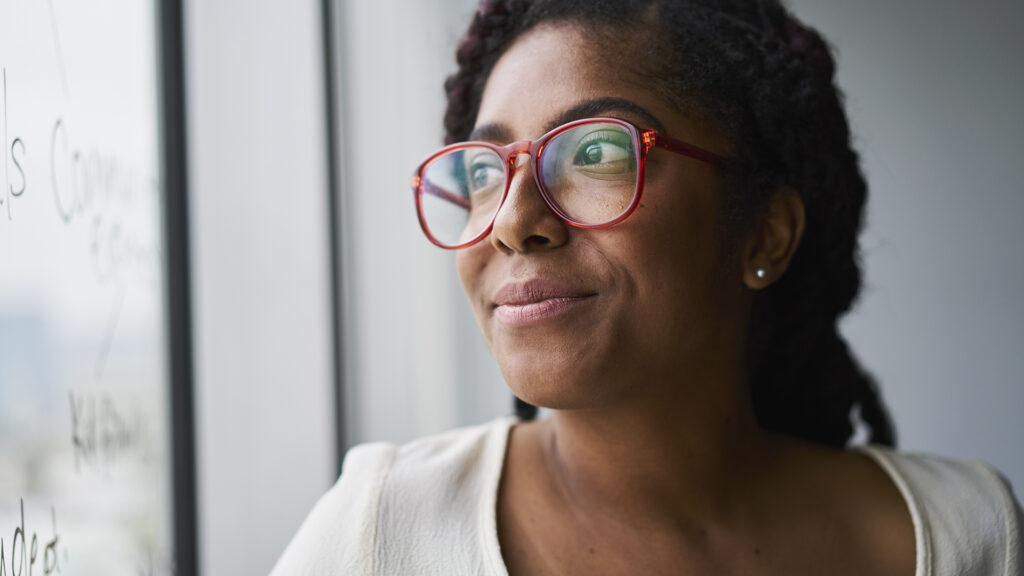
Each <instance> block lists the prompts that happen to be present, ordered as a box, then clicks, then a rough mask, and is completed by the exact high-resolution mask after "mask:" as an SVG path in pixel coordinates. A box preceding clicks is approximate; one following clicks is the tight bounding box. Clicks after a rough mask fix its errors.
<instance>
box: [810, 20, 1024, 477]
mask: <svg viewBox="0 0 1024 576" xmlns="http://www.w3.org/2000/svg"><path fill="white" fill-rule="evenodd" d="M790 4H791V5H792V7H793V8H794V10H795V12H796V13H797V14H798V15H799V16H801V17H802V18H803V19H804V20H806V21H807V22H808V23H810V24H812V25H814V26H817V27H819V28H820V29H821V31H822V32H823V33H824V34H825V36H826V37H828V38H829V39H830V40H832V41H833V43H834V44H835V45H836V47H837V49H838V51H839V56H838V61H839V82H840V84H841V86H842V87H843V88H844V89H845V91H846V93H847V106H848V110H849V113H850V116H851V119H852V124H853V129H854V133H855V135H856V139H857V147H858V148H859V150H860V151H861V153H862V155H863V160H864V167H865V170H866V172H867V175H868V178H869V180H870V185H871V189H870V199H869V201H868V214H867V216H868V218H867V228H866V231H865V234H864V236H863V247H864V261H865V264H866V282H865V290H864V292H863V294H862V301H861V304H860V306H859V307H858V308H857V309H856V310H855V312H854V313H853V315H852V316H851V317H850V318H849V320H848V321H847V322H846V323H845V325H844V326H843V328H844V332H845V333H846V334H847V335H848V336H849V338H850V340H851V342H852V345H853V347H854V349H855V350H856V352H857V353H858V355H859V356H860V357H861V359H862V360H863V362H864V364H865V365H866V366H867V367H868V368H869V369H870V370H871V371H872V372H873V373H874V374H875V376H876V377H877V379H878V380H879V382H880V383H881V387H882V392H883V394H884V396H885V399H886V400H887V402H888V404H889V406H890V407H891V409H892V412H893V416H894V418H895V420H896V424H897V432H898V434H899V436H900V444H901V447H903V448H904V449H909V450H925V451H930V452H935V453H939V454H946V455H950V456H954V457H960V458H980V459H984V460H987V461H989V462H990V463H992V464H995V465H996V466H997V467H999V468H1000V469H1001V470H1002V471H1003V472H1004V473H1005V474H1006V475H1007V476H1009V478H1010V479H1011V481H1012V482H1013V483H1014V485H1015V486H1016V487H1017V492H1018V494H1020V493H1021V492H1022V491H1024V449H1022V448H1021V441H1022V440H1024V376H1022V375H1024V354H1022V353H1021V352H1022V350H1024V302H1022V298H1021V296H1022V288H1024V251H1022V248H1024V162H1022V161H1021V160H1022V159H1024V139H1022V134H1024V114H1021V112H1020V106H1021V102H1024V74H1022V73H1021V65H1020V57H1021V55H1022V54H1024V3H1021V2H1019V1H1016V0H986V1H984V2H976V3H971V4H965V3H963V2H958V1H956V0H901V1H900V2H889V1H883V0H871V1H862V2H849V1H843V0H792V1H791V3H790Z"/></svg>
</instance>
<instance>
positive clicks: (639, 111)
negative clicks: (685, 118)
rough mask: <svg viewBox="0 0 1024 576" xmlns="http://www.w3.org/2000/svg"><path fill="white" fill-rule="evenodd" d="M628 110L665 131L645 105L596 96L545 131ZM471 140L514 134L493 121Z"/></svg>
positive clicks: (494, 139) (508, 139)
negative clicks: (575, 121)
mask: <svg viewBox="0 0 1024 576" xmlns="http://www.w3.org/2000/svg"><path fill="white" fill-rule="evenodd" d="M616 111H617V112H626V113H629V114H631V115H633V116H637V117H639V118H641V119H643V122H644V124H646V126H644V127H645V128H654V129H655V130H657V131H659V132H664V131H665V130H664V128H663V126H662V124H661V122H660V121H659V120H658V119H657V118H656V117H655V116H654V114H651V113H650V112H648V111H647V110H645V109H644V107H643V106H640V105H639V104H636V103H635V102H630V101H629V100H625V99H623V98H594V99H592V100H586V101H584V102H581V103H579V104H577V105H575V106H573V107H572V108H569V109H568V110H566V111H565V112H562V113H561V114H560V115H559V116H558V117H557V118H556V119H555V120H553V121H551V122H550V123H549V124H548V125H547V126H546V127H545V128H544V133H547V132H550V131H551V130H554V129H555V128H557V127H559V126H561V125H562V124H567V123H569V122H572V121H573V120H580V119H583V118H590V117H593V116H601V115H605V114H608V113H609V112H616ZM469 139H470V140H486V141H490V142H511V141H512V136H511V131H510V130H509V129H508V127H506V126H505V125H504V124H499V123H492V124H484V125H483V126H480V127H477V128H475V129H474V130H473V131H472V132H471V133H470V134H469Z"/></svg>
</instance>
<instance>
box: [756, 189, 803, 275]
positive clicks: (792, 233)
mask: <svg viewBox="0 0 1024 576" xmlns="http://www.w3.org/2000/svg"><path fill="white" fill-rule="evenodd" d="M805 217H806V215H805V213H804V201H803V200H802V199H801V198H800V195H799V194H798V193H797V191H796V190H794V189H793V188H791V187H789V186H783V187H781V188H779V189H777V190H775V192H773V193H772V195H771V197H770V198H769V199H768V201H767V202H766V203H765V205H764V206H763V208H762V209H761V211H760V212H759V213H758V215H757V216H756V217H755V220H754V222H753V225H752V226H751V228H750V232H749V235H748V236H747V239H746V244H745V246H744V250H743V251H742V252H741V254H742V255H743V262H742V267H743V283H744V284H746V285H747V287H748V288H751V289H752V290H760V289H762V288H765V287H767V286H769V285H770V284H771V283H772V282H775V280H777V279H778V278H779V277H781V276H782V274H783V273H785V271H786V268H788V267H789V261H790V260H792V258H793V255H794V254H796V249H797V247H798V246H800V239H801V238H803V235H804V225H805V224H806V220H805ZM758 270H763V271H764V272H763V274H762V276H763V277H759V276H758Z"/></svg>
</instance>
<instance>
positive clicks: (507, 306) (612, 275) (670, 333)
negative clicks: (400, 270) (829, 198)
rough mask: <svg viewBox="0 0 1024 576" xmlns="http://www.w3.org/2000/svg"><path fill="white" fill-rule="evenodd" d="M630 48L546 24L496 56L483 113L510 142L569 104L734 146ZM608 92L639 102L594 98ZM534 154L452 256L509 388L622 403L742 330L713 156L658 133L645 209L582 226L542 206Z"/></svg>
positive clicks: (481, 123)
mask: <svg viewBox="0 0 1024 576" xmlns="http://www.w3.org/2000/svg"><path fill="white" fill-rule="evenodd" d="M601 38H603V36H601ZM630 58H631V56H630V54H629V52H628V51H626V52H623V51H621V50H620V51H619V52H618V53H612V52H610V51H607V50H605V51H602V50H599V49H597V48H596V47H595V46H594V45H592V44H591V42H590V40H588V35H587V32H586V31H585V30H581V29H579V28H576V27H573V26H540V27H537V28H535V29H533V30H531V31H529V32H528V33H526V34H525V35H523V36H522V37H520V38H519V39H518V40H517V41H516V42H515V43H514V44H513V45H512V46H511V47H510V48H509V50H508V51H507V52H506V53H505V54H504V55H503V56H502V57H501V58H500V59H499V61H498V62H497V64H496V65H495V67H494V70H493V71H492V73H491V76H490V78H489V79H488V82H487V85H486V87H485V89H484V93H483V98H482V101H481V105H480V111H479V114H478V116H477V122H476V128H477V130H478V131H479V132H481V133H485V134H489V135H492V136H493V138H494V139H495V140H496V141H497V142H498V143H500V144H507V143H508V142H511V141H519V140H532V139H535V138H538V137H539V136H541V135H542V134H544V133H546V132H547V131H548V130H550V129H551V128H553V127H554V126H555V125H557V124H559V123H562V122H565V121H568V120H573V119H575V118H573V117H567V113H568V112H570V111H571V110H573V109H577V108H578V109H580V115H581V117H591V116H598V115H602V116H617V117H620V118H624V119H626V120H629V121H631V122H633V123H634V124H636V125H637V126H639V127H641V128H657V129H659V130H660V131H664V132H665V133H666V134H667V135H669V136H673V137H675V138H678V139H682V140H685V141H688V142H690V143H692V144H695V145H697V146H700V147H703V148H705V149H708V150H711V151H713V152H717V153H719V154H721V155H726V156H727V155H728V154H729V152H730V149H729V143H728V141H727V139H726V137H725V135H724V133H723V132H722V131H720V130H718V129H717V128H716V127H715V126H714V124H713V123H712V122H701V121H700V120H699V119H698V118H697V117H696V116H693V115H686V114H684V113H682V112H681V111H679V110H678V108H677V107H674V106H672V105H671V104H669V103H668V102H667V101H665V100H663V99H662V98H660V97H659V96H658V95H657V94H656V92H655V90H654V88H653V86H650V85H649V83H647V82H645V81H643V80H642V79H641V78H640V77H638V76H637V75H635V73H634V72H633V71H632V67H631V66H630V64H629V62H630ZM606 99H617V100H622V101H626V102H629V103H631V105H619V104H611V105H609V106H598V107H596V108H595V107H594V106H590V109H586V108H587V107H588V105H590V104H592V103H594V102H596V101H598V100H606ZM643 111H646V114H644V113H643ZM569 116H573V115H572V114H570V115H569ZM482 127H486V129H485V130H480V129H481V128H482ZM529 161H532V160H529ZM527 162H528V161H527V159H526V158H525V157H524V156H521V157H520V159H519V162H518V167H517V169H516V171H515V173H514V176H513V179H512V183H511V188H510V189H509V192H508V196H507V198H506V200H505V203H504V205H503V206H502V208H501V210H500V211H499V212H498V215H497V218H496V220H495V222H494V228H493V231H492V233H491V234H490V236H489V237H487V238H486V239H485V240H484V241H482V242H480V243H478V244H476V245H474V246H472V247H471V248H468V249H465V250H461V251H459V253H458V255H457V266H458V271H459V276H460V278H461V280H462V284H463V287H464V288H465V290H466V294H467V295H468V297H469V301H470V303H471V305H472V307H473V311H474V313H475V315H476V319H477V322H478V323H479V325H480V329H481V330H482V332H483V335H484V338H485V339H486V341H487V343H488V345H489V346H490V348H491V351H492V352H493V354H494V356H495V358H496V359H497V361H498V364H499V365H500V367H501V370H502V373H503V375H504V376H505V379H506V381H507V382H508V384H509V386H510V387H511V388H512V390H513V392H515V393H516V394H517V395H518V396H519V397H520V398H523V399H524V400H526V401H528V402H531V403H533V404H537V405H540V406H546V407H550V408H560V409H569V408H596V407H600V406H602V405H607V404H608V403H610V402H618V403H621V402H623V401H627V400H628V397H629V396H630V395H634V396H635V395H637V394H645V393H646V392H647V391H653V390H652V387H659V386H661V387H662V388H663V391H667V388H666V387H671V386H673V385H678V383H679V382H680V381H684V380H689V379H692V378H696V379H697V380H698V381H699V379H700V375H701V372H702V370H703V371H705V372H706V371H707V369H708V368H707V367H708V366H710V365H711V364H713V362H714V359H716V358H721V357H722V354H723V351H724V350H733V349H735V348H737V347H738V346H739V345H740V344H739V343H740V342H741V333H742V329H740V328H739V327H740V326H741V325H742V319H743V318H745V316H744V314H745V310H743V308H744V305H743V300H742V298H743V293H742V291H741V285H742V281H741V274H742V273H741V271H740V267H739V261H738V260H737V263H736V265H735V266H733V265H731V264H729V263H728V262H727V261H726V255H725V252H724V250H723V244H722V238H721V234H720V226H721V223H720V222H721V218H720V212H721V205H722V198H723V193H724V185H723V181H722V179H721V176H720V175H719V174H718V172H717V171H716V169H715V168H714V167H712V166H710V165H708V164H706V163H703V162H700V161H698V160H694V159H691V158H688V157H685V156H680V155H677V154H673V153H671V152H668V151H666V150H661V149H658V148H655V149H653V150H652V151H651V152H650V154H649V155H648V157H647V173H646V178H645V186H644V192H643V199H642V203H641V204H640V207H639V208H638V209H637V211H636V212H634V213H633V215H632V216H630V217H629V218H628V219H626V220H625V221H623V222H621V223H619V224H617V225H615V226H613V227H611V228H606V229H594V230H585V229H579V228H574V227H572V226H569V225H567V224H565V223H563V222H561V221H560V220H559V219H558V218H557V217H556V216H555V215H554V214H553V213H552V212H551V211H550V210H549V209H548V207H547V206H546V205H545V203H544V201H543V200H542V198H541V196H540V193H539V191H538V190H537V187H536V183H535V182H534V180H533V177H532V175H531V173H530V169H529V166H528V165H527ZM647 395H648V396H650V394H649V393H648V394H647Z"/></svg>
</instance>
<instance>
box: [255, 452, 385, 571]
mask: <svg viewBox="0 0 1024 576" xmlns="http://www.w3.org/2000/svg"><path fill="white" fill-rule="evenodd" d="M397 450H398V447H397V446H396V445H394V444H391V443H387V442H375V443H370V444H360V445H358V446H355V447H353V448H352V449H350V450H349V451H348V453H346V455H345V461H344V464H343V465H342V473H341V476H339V477H338V480H337V481H336V482H335V483H334V486H332V487H331V488H330V490H328V491H327V492H326V493H325V494H324V495H323V496H321V497H320V499H319V500H318V501H317V503H316V504H315V505H314V506H313V510H312V511H311V512H310V513H309V515H308V516H306V519H305V520H304V521H303V523H302V525H301V526H300V527H299V530H298V532H296V534H295V536H294V537H292V540H291V542H290V543H289V544H288V547H287V548H285V551H284V553H283V554H282V555H281V557H280V558H279V559H278V561H277V564H276V565H275V566H274V569H273V570H272V571H271V576H278V575H280V576H284V575H286V574H336V573H345V574H372V573H373V543H374V539H375V530H376V518H377V511H378V509H379V507H380V492H381V486H383V484H384V479H385V478H386V477H387V474H388V471H389V470H390V469H391V465H392V463H393V462H394V458H395V454H396V452H397ZM339 570H340V572H339Z"/></svg>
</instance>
